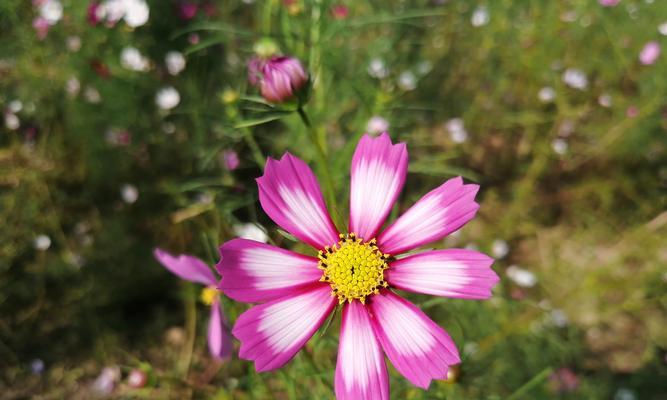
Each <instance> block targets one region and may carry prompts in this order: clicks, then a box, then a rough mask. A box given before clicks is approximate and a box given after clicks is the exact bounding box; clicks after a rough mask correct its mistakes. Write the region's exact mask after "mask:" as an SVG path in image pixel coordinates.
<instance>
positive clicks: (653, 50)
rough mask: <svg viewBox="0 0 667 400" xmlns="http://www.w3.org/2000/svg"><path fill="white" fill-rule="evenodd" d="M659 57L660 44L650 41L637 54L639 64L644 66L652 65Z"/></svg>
mask: <svg viewBox="0 0 667 400" xmlns="http://www.w3.org/2000/svg"><path fill="white" fill-rule="evenodd" d="M658 57H660V43H658V42H656V41H651V42H648V43H646V45H644V48H642V51H641V52H640V53H639V62H641V63H642V64H644V65H652V64H653V63H655V61H656V60H657V59H658Z"/></svg>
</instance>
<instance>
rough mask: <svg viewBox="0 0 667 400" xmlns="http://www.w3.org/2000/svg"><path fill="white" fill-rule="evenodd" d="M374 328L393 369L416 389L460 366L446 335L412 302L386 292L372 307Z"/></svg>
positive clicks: (454, 349) (442, 377)
mask: <svg viewBox="0 0 667 400" xmlns="http://www.w3.org/2000/svg"><path fill="white" fill-rule="evenodd" d="M369 306H370V310H371V313H372V314H373V317H374V318H373V328H374V330H375V333H376V335H377V336H378V338H379V339H380V343H381V344H382V348H383V349H384V351H385V353H387V357H389V360H390V361H391V363H392V364H393V365H394V367H395V368H396V369H397V370H398V371H399V372H400V373H401V374H402V375H403V376H405V377H406V378H407V379H408V380H409V381H410V382H412V383H413V384H414V385H416V386H419V387H421V388H424V389H426V388H428V386H429V385H430V383H431V380H432V379H445V378H446V377H447V370H448V369H449V366H450V365H453V364H458V363H460V362H461V360H460V358H459V354H458V350H457V349H456V345H455V344H454V342H453V341H452V339H451V338H450V337H449V335H448V334H447V332H445V331H444V330H443V329H442V328H440V327H439V326H438V325H436V323H435V322H433V321H432V320H431V319H430V318H429V317H427V316H426V314H424V313H423V312H422V311H421V310H420V309H418V308H417V307H416V306H415V305H414V304H412V303H410V302H409V301H407V300H405V299H403V298H401V297H399V296H397V295H395V294H393V293H392V292H390V291H388V290H385V291H383V292H381V293H380V294H378V295H375V296H373V298H372V301H371V302H370V304H369Z"/></svg>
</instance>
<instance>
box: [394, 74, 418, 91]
mask: <svg viewBox="0 0 667 400" xmlns="http://www.w3.org/2000/svg"><path fill="white" fill-rule="evenodd" d="M398 87H400V88H401V89H403V90H406V91H409V90H415V88H416V87H417V77H416V76H415V74H413V73H412V72H411V71H405V72H402V73H401V74H400V75H399V76H398Z"/></svg>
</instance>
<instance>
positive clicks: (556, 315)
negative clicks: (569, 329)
mask: <svg viewBox="0 0 667 400" xmlns="http://www.w3.org/2000/svg"><path fill="white" fill-rule="evenodd" d="M550 316H551V322H552V323H553V324H554V325H555V326H557V327H559V328H563V327H565V326H567V323H568V322H569V320H568V318H567V315H566V314H565V312H564V311H563V310H560V309H555V310H552V311H551V314H550Z"/></svg>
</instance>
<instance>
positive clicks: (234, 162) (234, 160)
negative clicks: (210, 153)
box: [222, 150, 239, 171]
mask: <svg viewBox="0 0 667 400" xmlns="http://www.w3.org/2000/svg"><path fill="white" fill-rule="evenodd" d="M222 160H223V162H224V164H225V168H227V170H229V171H234V170H235V169H236V168H238V167H239V155H238V154H236V152H235V151H234V150H225V151H224V152H223V153H222Z"/></svg>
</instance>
